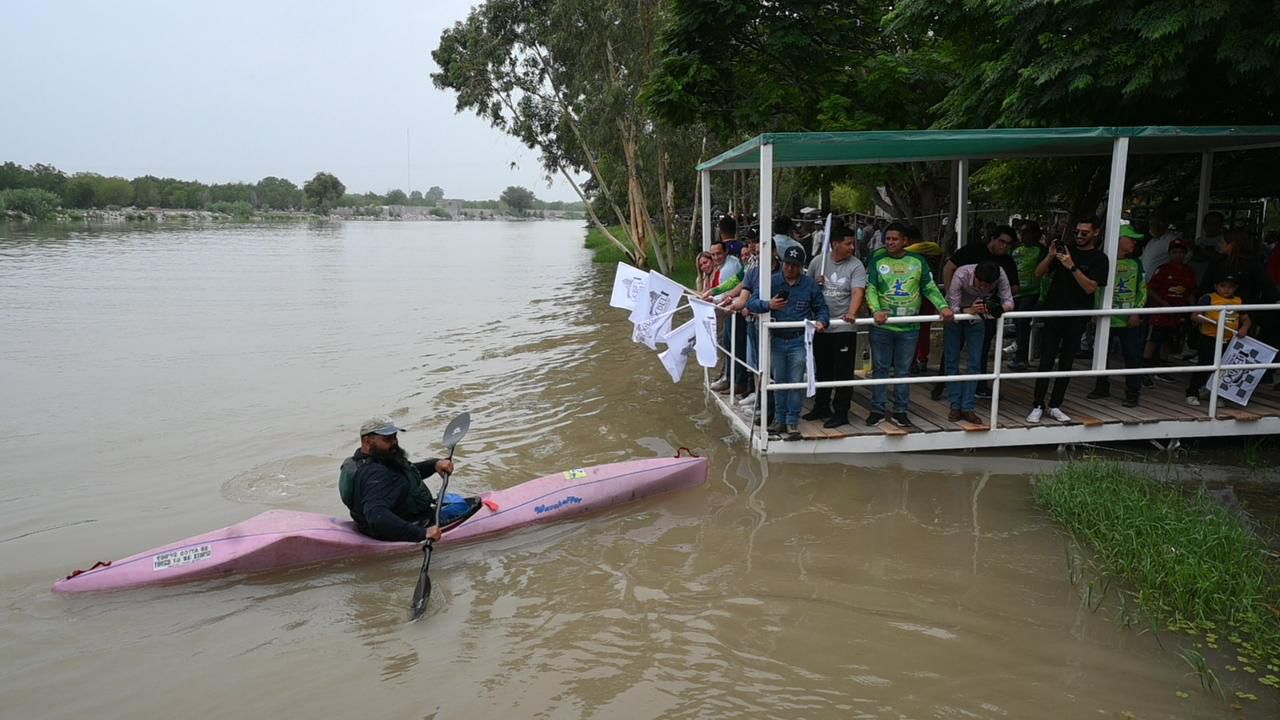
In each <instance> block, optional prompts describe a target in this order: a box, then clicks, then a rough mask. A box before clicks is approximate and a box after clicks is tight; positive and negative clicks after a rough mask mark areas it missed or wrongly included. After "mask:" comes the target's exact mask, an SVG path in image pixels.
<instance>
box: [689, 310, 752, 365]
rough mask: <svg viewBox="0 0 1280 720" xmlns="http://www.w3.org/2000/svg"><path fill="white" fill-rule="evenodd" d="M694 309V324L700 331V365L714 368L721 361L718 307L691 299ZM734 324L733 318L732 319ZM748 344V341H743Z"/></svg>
mask: <svg viewBox="0 0 1280 720" xmlns="http://www.w3.org/2000/svg"><path fill="white" fill-rule="evenodd" d="M689 306H690V307H692V308H693V322H694V324H695V326H696V327H697V331H698V335H697V337H698V343H697V350H698V364H699V365H701V366H702V367H705V368H713V367H715V366H716V361H717V360H719V359H720V356H719V352H718V351H717V350H716V306H715V305H712V304H711V303H709V302H703V301H701V300H694V299H692V298H690V299H689ZM730 322H732V318H731V319H730ZM743 342H746V339H745V338H744V339H743Z"/></svg>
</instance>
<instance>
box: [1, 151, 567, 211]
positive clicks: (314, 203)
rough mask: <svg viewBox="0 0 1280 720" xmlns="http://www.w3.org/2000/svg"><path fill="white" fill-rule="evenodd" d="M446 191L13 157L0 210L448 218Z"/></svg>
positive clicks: (532, 206)
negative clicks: (185, 174)
mask: <svg viewBox="0 0 1280 720" xmlns="http://www.w3.org/2000/svg"><path fill="white" fill-rule="evenodd" d="M444 199H445V198H444V190H443V189H442V188H440V187H439V186H432V187H431V188H430V189H429V190H427V191H426V192H425V193H424V192H422V191H419V190H413V191H411V192H408V193H406V192H405V191H404V190H401V189H399V188H396V189H393V190H389V191H387V192H386V193H385V194H381V195H380V194H378V193H373V192H367V193H348V192H347V188H346V186H345V185H344V184H343V183H342V181H341V180H339V179H338V178H337V177H336V176H335V175H333V174H332V173H327V172H318V173H316V174H315V176H314V177H313V178H311V179H310V180H308V181H307V182H305V183H303V185H302V187H298V186H297V185H295V184H294V183H293V182H292V181H290V180H287V179H285V178H279V177H275V176H268V177H265V178H262V179H261V180H259V181H258V182H256V183H246V182H233V183H213V184H205V183H202V182H199V181H196V180H178V179H175V178H160V177H155V176H154V175H143V176H141V177H136V178H133V179H132V180H126V179H125V178H122V177H108V176H104V175H99V174H97V173H87V172H82V173H74V174H68V173H65V172H63V171H62V170H59V169H58V168H56V167H54V166H52V165H45V164H40V163H37V164H34V165H31V166H29V167H24V166H22V165H18V164H17V163H14V162H6V163H4V164H2V165H0V214H4V213H8V212H15V213H21V214H23V215H26V216H28V217H33V218H47V217H50V216H51V215H53V214H54V213H55V212H57V211H58V210H59V209H65V210H114V209H119V208H125V207H136V208H164V209H174V210H206V211H210V212H219V213H224V214H227V215H232V216H236V217H249V216H252V215H254V214H255V213H260V212H271V211H279V212H288V211H309V212H313V213H315V214H318V215H328V214H329V213H330V212H332V211H333V210H335V209H337V208H353V209H355V212H354V213H353V214H355V215H378V214H381V208H382V207H384V206H387V205H403V206H418V207H425V208H431V214H433V215H437V216H440V217H448V216H449V213H448V212H447V211H446V210H445V209H444V208H443V207H442V206H441V204H442V203H443V201H444ZM462 207H463V208H476V209H489V210H510V211H511V212H513V213H514V214H517V215H524V214H526V213H528V212H529V211H532V210H552V211H573V210H580V209H581V207H580V204H579V203H564V202H560V201H554V202H547V201H543V200H538V199H537V197H536V196H535V195H534V193H533V191H531V190H528V189H526V188H523V187H518V186H512V187H508V188H507V189H506V190H504V191H503V193H502V196H501V198H500V199H498V200H466V201H462Z"/></svg>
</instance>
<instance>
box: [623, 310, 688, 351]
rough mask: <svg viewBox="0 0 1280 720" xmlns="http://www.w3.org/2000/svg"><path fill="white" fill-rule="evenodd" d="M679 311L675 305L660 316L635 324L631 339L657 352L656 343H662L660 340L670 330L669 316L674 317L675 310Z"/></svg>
mask: <svg viewBox="0 0 1280 720" xmlns="http://www.w3.org/2000/svg"><path fill="white" fill-rule="evenodd" d="M679 309H680V307H679V305H677V306H676V307H674V308H672V309H671V310H668V311H666V312H664V313H662V314H661V315H656V316H654V317H651V318H645V319H644V320H641V321H640V322H638V323H636V324H635V326H634V328H633V330H632V333H631V339H632V340H633V341H635V342H638V343H640V344H641V345H644V346H645V347H647V348H649V349H650V350H657V349H658V343H659V342H662V338H664V337H666V335H667V333H668V332H669V331H670V330H671V316H672V315H675V314H676V310H679Z"/></svg>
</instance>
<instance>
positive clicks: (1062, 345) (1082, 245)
mask: <svg viewBox="0 0 1280 720" xmlns="http://www.w3.org/2000/svg"><path fill="white" fill-rule="evenodd" d="M1101 238H1102V219H1101V218H1099V217H1098V216H1096V215H1094V216H1092V217H1089V218H1086V219H1084V220H1082V221H1080V222H1079V223H1077V224H1076V232H1075V243H1074V244H1073V245H1069V244H1068V243H1067V241H1066V240H1065V239H1063V240H1055V241H1054V242H1053V243H1052V244H1051V245H1050V246H1049V254H1048V255H1046V256H1045V257H1044V259H1043V260H1041V261H1040V264H1039V265H1037V266H1036V277H1038V278H1046V277H1047V278H1048V282H1049V290H1048V294H1047V295H1046V297H1045V303H1044V309H1045V310H1088V309H1089V308H1092V307H1093V294H1094V293H1095V292H1097V290H1098V288H1100V287H1103V286H1105V285H1106V284H1107V278H1108V277H1109V276H1110V274H1111V264H1110V262H1109V261H1108V260H1107V256H1106V254H1104V253H1103V252H1102V251H1101V250H1099V249H1098V241H1099V240H1100V239H1101ZM1088 323H1089V318H1087V317H1046V318H1045V319H1044V331H1043V332H1041V333H1040V368H1039V369H1040V372H1048V371H1050V370H1053V362H1054V360H1055V359H1056V360H1057V361H1058V370H1060V371H1065V370H1070V369H1071V363H1072V361H1073V360H1075V356H1076V352H1077V351H1079V349H1080V338H1081V336H1082V335H1084V329H1085V327H1086V326H1087V325H1088ZM1070 383H1071V378H1069V377H1060V378H1055V379H1054V381H1053V394H1052V395H1050V396H1049V417H1051V418H1053V419H1054V420H1057V421H1058V422H1064V423H1065V422H1071V418H1070V417H1069V416H1068V415H1067V414H1066V413H1064V412H1062V401H1063V400H1064V399H1065V398H1066V396H1067V385H1069V384H1070ZM1048 390H1049V380H1048V378H1039V379H1037V380H1036V387H1035V391H1034V394H1033V395H1032V397H1033V398H1034V400H1033V401H1032V407H1031V413H1030V414H1029V415H1027V422H1029V423H1038V422H1040V418H1041V417H1043V415H1044V412H1045V393H1046V392H1047V391H1048Z"/></svg>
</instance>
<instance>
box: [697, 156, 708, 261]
mask: <svg viewBox="0 0 1280 720" xmlns="http://www.w3.org/2000/svg"><path fill="white" fill-rule="evenodd" d="M698 176H699V179H700V181H701V182H702V249H703V250H710V249H711V171H710V170H703V171H702V172H700V173H698Z"/></svg>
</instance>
